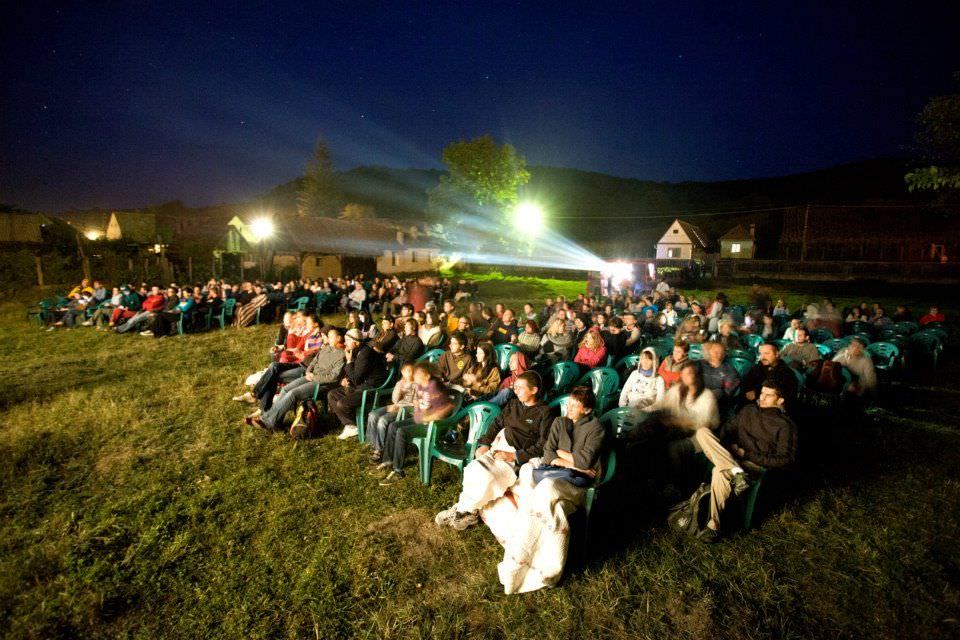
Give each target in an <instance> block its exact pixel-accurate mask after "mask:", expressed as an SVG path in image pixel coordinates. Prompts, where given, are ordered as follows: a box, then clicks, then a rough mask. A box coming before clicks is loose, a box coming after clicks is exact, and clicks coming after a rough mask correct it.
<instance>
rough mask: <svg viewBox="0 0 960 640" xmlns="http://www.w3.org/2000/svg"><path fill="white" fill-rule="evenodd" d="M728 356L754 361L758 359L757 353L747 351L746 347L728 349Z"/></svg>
mask: <svg viewBox="0 0 960 640" xmlns="http://www.w3.org/2000/svg"><path fill="white" fill-rule="evenodd" d="M727 357H728V358H741V359H743V360H750V361H751V362H753V361H754V360H756V359H757V354H756V353H754V352H753V351H747V350H745V349H730V350H729V351H727Z"/></svg>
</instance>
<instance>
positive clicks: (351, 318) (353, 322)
mask: <svg viewBox="0 0 960 640" xmlns="http://www.w3.org/2000/svg"><path fill="white" fill-rule="evenodd" d="M359 321H360V316H359V315H358V314H357V311H356V310H355V309H351V310H350V312H349V313H348V314H347V326H348V327H355V326H357V323H358V322H359Z"/></svg>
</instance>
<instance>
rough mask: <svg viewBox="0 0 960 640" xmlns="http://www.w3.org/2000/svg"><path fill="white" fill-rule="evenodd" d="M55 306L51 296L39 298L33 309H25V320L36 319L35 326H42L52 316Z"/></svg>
mask: <svg viewBox="0 0 960 640" xmlns="http://www.w3.org/2000/svg"><path fill="white" fill-rule="evenodd" d="M56 306H57V304H56V301H54V300H53V299H52V298H46V299H44V300H41V301H40V302H38V303H37V306H36V307H35V308H34V309H27V320H36V323H37V326H39V327H40V328H43V327H44V325H46V324H47V323H48V322H49V321H50V319H51V318H52V317H53V310H54V309H56Z"/></svg>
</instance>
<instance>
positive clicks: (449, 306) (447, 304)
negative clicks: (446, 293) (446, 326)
mask: <svg viewBox="0 0 960 640" xmlns="http://www.w3.org/2000/svg"><path fill="white" fill-rule="evenodd" d="M455 308H456V307H455V305H454V304H453V300H444V301H443V312H444V313H446V314H447V315H450V314H452V313H453V310H454V309H455Z"/></svg>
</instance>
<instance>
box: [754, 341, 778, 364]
mask: <svg viewBox="0 0 960 640" xmlns="http://www.w3.org/2000/svg"><path fill="white" fill-rule="evenodd" d="M757 351H758V352H759V353H760V364H762V365H764V366H765V367H772V366H774V365H775V364H777V360H779V359H780V347H778V346H777V343H776V342H764V343H763V344H761V345H760V347H759V348H758V349H757Z"/></svg>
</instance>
